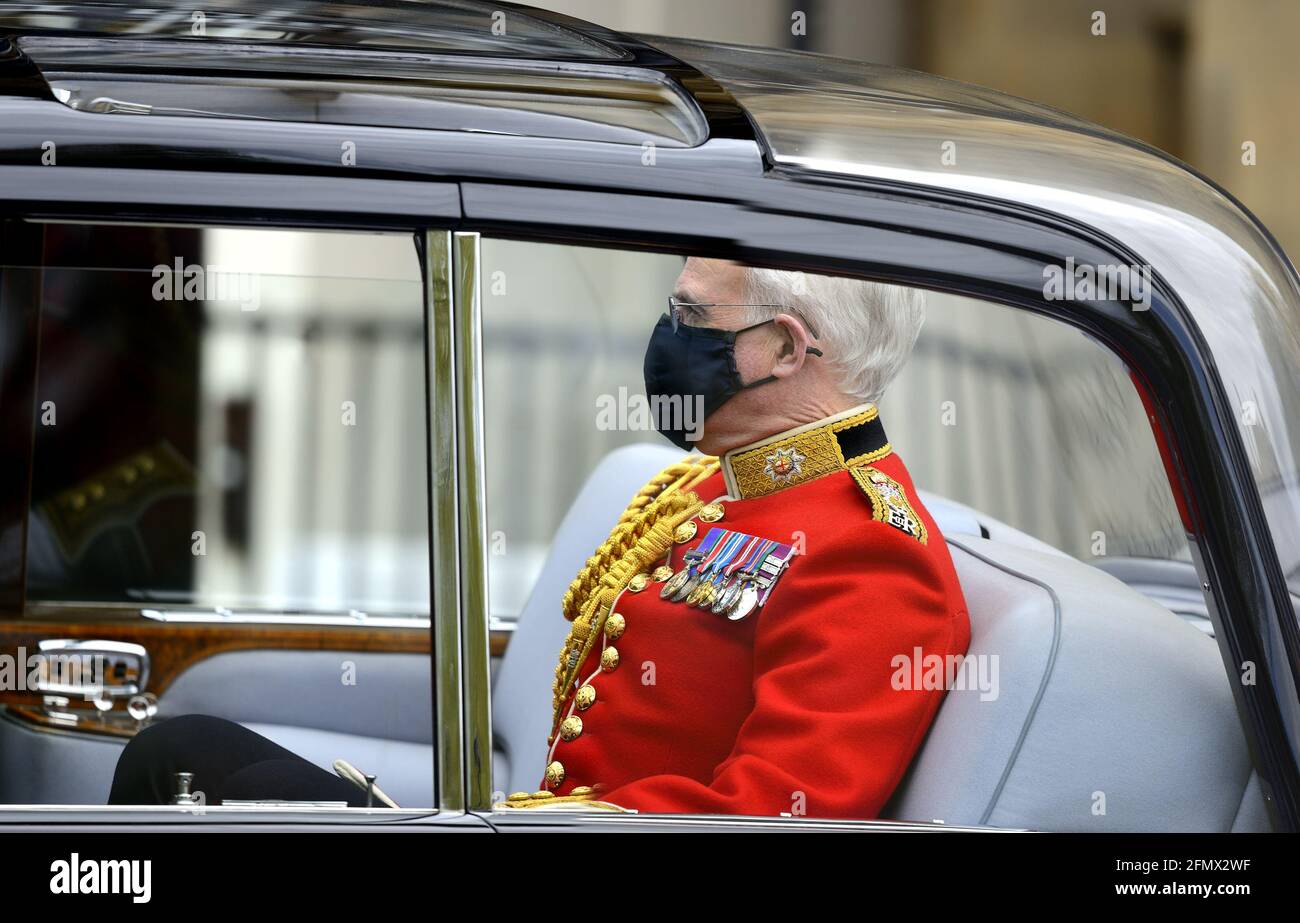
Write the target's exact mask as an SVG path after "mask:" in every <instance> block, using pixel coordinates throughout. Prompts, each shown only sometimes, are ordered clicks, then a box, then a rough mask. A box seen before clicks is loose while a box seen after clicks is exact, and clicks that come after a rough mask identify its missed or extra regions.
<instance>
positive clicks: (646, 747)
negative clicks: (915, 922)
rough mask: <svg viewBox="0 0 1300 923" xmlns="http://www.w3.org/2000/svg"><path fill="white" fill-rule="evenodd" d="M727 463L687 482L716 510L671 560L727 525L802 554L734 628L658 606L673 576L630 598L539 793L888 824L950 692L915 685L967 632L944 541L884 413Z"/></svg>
mask: <svg viewBox="0 0 1300 923" xmlns="http://www.w3.org/2000/svg"><path fill="white" fill-rule="evenodd" d="M721 464H722V470H721V471H719V472H718V473H717V474H714V475H712V476H710V477H709V478H707V479H706V480H705V481H703V482H702V483H701V484H699V485H698V486H697V487H696V488H694V489H695V492H696V493H697V494H698V496H699V497H700V499H702V500H716V501H717V504H716V505H715V506H714V509H713V510H712V511H711V512H710V514H709V515H710V516H711V517H712V516H716V515H717V512H719V510H718V507H720V512H721V518H720V519H718V520H717V521H716V522H712V523H709V522H698V529H696V530H695V534H694V536H693V537H692V538H690V539H688V540H686V541H681V542H679V543H677V544H675V545H674V547H673V549H672V552H671V554H670V560H668V561H667V564H668V566H669V567H671V568H672V570H673V572H677V571H679V570H680V569H681V568H682V567H683V556H684V555H685V553H686V552H687V551H690V550H691V549H693V548H697V547H698V546H699V545H700V544H701V543H702V542H703V541H704V539H705V536H706V535H707V534H708V532H709V529H710V528H713V527H715V526H716V527H718V528H725V529H729V530H734V531H736V532H741V533H745V534H746V535H749V536H758V537H761V538H765V539H770V540H775V541H779V542H782V543H786V544H789V545H791V546H792V547H793V548H794V549H795V551H796V554H795V555H794V556H793V557H791V558H790V561H789V564H788V566H787V567H786V568H785V570H784V571H783V572H782V573H781V575H780V576H779V577H778V579H777V580H776V582H775V583H774V584H773V585H772V588H771V591H770V595H769V596H768V597H767V599H766V601H765V603H764V604H763V605H762V606H761V607H759V608H755V609H753V610H752V611H751V612H750V614H749V615H748V616H747V617H745V618H744V619H742V620H739V621H731V620H728V619H727V618H726V617H724V616H722V615H718V614H714V613H713V612H711V611H709V610H708V609H707V608H692V607H690V606H688V605H687V604H686V603H685V602H672V601H670V600H668V599H664V598H661V594H660V591H661V589H662V581H658V582H656V581H653V580H652V581H650V582H649V583H648V585H647V586H645V588H644V589H642V590H640V591H639V592H635V591H633V590H631V589H628V590H624V591H623V592H622V593H621V594H620V595H619V596H618V597H617V598H616V599H615V601H614V604H613V607H612V611H613V612H615V613H617V614H618V615H620V616H621V617H622V618H621V620H614V623H613V624H614V626H615V627H614V628H610V627H608V626H607V628H606V631H605V636H604V637H603V638H601V640H600V641H599V642H597V643H596V644H595V646H594V649H593V650H592V652H591V654H589V655H588V657H587V660H586V662H585V663H583V664H582V666H581V668H580V669H579V671H578V674H577V676H578V680H579V682H577V683H575V684H574V686H575V690H576V688H577V687H578V686H579V685H581V686H582V687H587V688H586V689H585V690H584V691H583V694H582V695H581V696H579V695H577V694H575V690H570V694H569V695H568V698H567V701H566V703H565V706H564V709H563V711H562V713H561V714H562V715H563V716H564V717H565V718H566V719H572V718H574V717H576V718H577V721H573V720H568V723H567V724H565V725H564V730H565V733H564V734H559V733H557V734H555V735H554V739H553V742H552V743H551V744H550V752H549V754H548V769H547V773H546V778H545V779H544V781H543V785H544V786H545V787H546V788H548V789H549V790H550V791H551V792H552V793H553V794H554V795H556V796H563V795H566V794H570V793H572V792H573V790H574V789H575V788H577V787H579V786H582V787H584V788H582V789H579V791H583V790H585V787H587V786H595V787H596V790H597V792H598V794H597V795H596V796H595V797H596V798H598V799H600V800H602V801H605V802H609V803H612V804H615V805H619V806H621V807H624V808H631V809H635V810H637V811H643V812H655V813H722V814H750V815H780V814H783V813H790V814H794V815H796V816H798V815H806V816H810V817H827V818H873V817H876V816H878V815H879V812H880V810H881V808H882V806H883V805H884V804H885V802H886V801H887V800H888V799H889V797H890V795H891V793H892V792H893V791H894V789H895V787H896V786H897V785H898V783H899V780H900V779H901V778H902V776H903V773H904V772H905V771H906V769H907V767H908V764H909V762H910V761H911V759H912V757H913V756H914V754H915V753H916V751H917V748H918V747H919V745H920V743H921V740H922V739H923V738H924V736H925V733H926V730H927V728H928V727H929V726H930V722H931V721H932V720H933V719H934V716H935V712H936V711H937V709H938V707H939V704H940V701H941V700H942V698H943V695H944V689H943V688H921V689H917V688H913V686H914V685H915V682H914V681H913V678H914V677H916V676H919V675H921V673H922V671H923V665H925V664H933V663H934V662H935V661H933V660H931V659H929V658H932V657H934V656H935V655H938V656H939V657H942V658H946V660H945V661H944V662H945V663H955V661H956V660H957V659H958V658H960V657H961V655H963V654H964V653H965V652H966V648H967V644H968V642H969V640H970V626H969V622H968V619H967V614H966V606H965V601H964V600H963V598H962V592H961V588H960V586H959V585H958V582H957V575H956V573H955V571H954V569H953V564H952V559H951V558H950V557H949V554H948V550H947V547H946V546H945V544H944V540H943V536H942V535H940V533H939V530H938V528H937V527H936V526H935V523H934V520H933V519H931V517H930V514H929V513H928V512H927V511H926V510H925V509H924V508H923V507H922V506H921V504H920V503H919V502H918V500H917V496H916V491H915V489H914V487H913V485H912V481H911V478H910V477H909V476H908V473H907V469H906V468H904V467H903V463H902V461H901V460H900V459H899V458H898V456H897V455H895V454H893V452H892V449H891V447H890V446H889V444H888V443H887V442H886V440H885V437H884V431H883V429H882V428H881V425H880V421H879V419H878V417H877V414H876V409H875V407H874V406H872V405H864V407H859V408H855V409H854V410H851V411H848V412H847V413H844V414H839V415H837V416H834V417H830V418H828V419H826V420H823V421H819V422H818V423H815V424H812V425H810V426H806V427H800V428H798V429H796V430H792V431H790V432H788V433H781V434H778V435H776V436H773V437H771V438H769V439H765V440H762V441H761V442H759V443H756V444H755V445H752V446H746V447H743V448H740V449H736V450H734V451H732V452H729V453H727V455H726V456H724V457H723V458H722V459H721ZM690 531H691V529H690V528H689V527H688V528H686V529H684V530H682V532H690ZM678 537H679V538H681V535H679V536H678ZM659 572H660V574H662V573H664V572H663V571H662V570H660V571H659ZM638 582H640V581H638ZM610 648H614V650H615V651H616V655H611V654H609V653H608V651H609V649H610ZM918 658H923V659H922V665H917V664H916V660H917V659H918ZM615 661H616V662H615ZM947 675H952V674H951V672H949V673H947ZM923 685H925V684H923ZM929 685H931V686H933V685H934V684H929ZM557 779H560V780H561V781H559V783H558V784H557V783H556V780H557Z"/></svg>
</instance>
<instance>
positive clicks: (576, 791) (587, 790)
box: [569, 785, 596, 796]
mask: <svg viewBox="0 0 1300 923" xmlns="http://www.w3.org/2000/svg"><path fill="white" fill-rule="evenodd" d="M595 793H596V790H595V789H594V788H592V787H591V786H590V785H575V786H574V787H573V788H571V789H569V794H570V795H579V796H581V795H594V794H595Z"/></svg>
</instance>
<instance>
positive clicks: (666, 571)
mask: <svg viewBox="0 0 1300 923" xmlns="http://www.w3.org/2000/svg"><path fill="white" fill-rule="evenodd" d="M672 575H673V569H672V568H671V567H669V566H668V565H667V564H660V565H659V566H658V567H656V568H655V572H654V573H653V574H651V575H650V579H651V580H653V581H654V582H655V583H663V582H664V581H665V580H667V579H668V578H669V577H671V576H672Z"/></svg>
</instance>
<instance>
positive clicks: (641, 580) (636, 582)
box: [627, 574, 650, 593]
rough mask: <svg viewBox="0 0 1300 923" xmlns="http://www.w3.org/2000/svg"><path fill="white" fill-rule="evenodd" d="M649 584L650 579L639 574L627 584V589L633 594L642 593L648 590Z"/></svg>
mask: <svg viewBox="0 0 1300 923" xmlns="http://www.w3.org/2000/svg"><path fill="white" fill-rule="evenodd" d="M649 582H650V578H649V577H647V576H646V575H645V574H637V575H636V576H635V577H633V578H632V579H631V580H629V581H628V582H627V588H628V589H629V590H631V591H632V592H633V593H640V592H641V591H642V590H644V589H645V588H646V585H647V584H648V583H649Z"/></svg>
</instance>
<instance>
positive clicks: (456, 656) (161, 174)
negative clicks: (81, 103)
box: [0, 99, 489, 831]
mask: <svg viewBox="0 0 1300 923" xmlns="http://www.w3.org/2000/svg"><path fill="white" fill-rule="evenodd" d="M5 102H7V101H6V100H2V99H0V109H3V107H4V103H5ZM50 111H51V112H52V113H53V114H54V115H55V118H56V120H57V117H58V115H59V113H57V111H55V110H50ZM108 122H109V123H114V124H115V120H114V119H112V118H110V119H109V120H108ZM239 124H242V123H236V126H238V125H239ZM236 126H231V128H232V130H234V131H235V133H236V134H238V133H239V130H238V128H237V127H236ZM245 127H246V128H247V127H248V126H245ZM56 133H57V132H56ZM11 140H12V139H11ZM210 140H212V141H214V142H215V137H213V138H212V139H210ZM87 141H88V139H87ZM14 149H15V145H13V144H10V145H9V146H8V153H9V155H10V156H9V158H8V160H9V162H6V156H5V153H4V152H0V218H3V219H12V218H17V219H26V220H34V221H51V220H54V221H77V222H86V223H101V224H103V223H118V224H122V223H126V224H141V225H147V224H151V223H152V224H172V225H194V226H203V227H214V226H220V227H256V228H268V227H269V228H275V229H287V230H292V229H303V230H352V231H386V232H396V233H405V234H410V235H412V239H413V240H414V241H415V244H416V246H417V247H418V248H419V250H420V258H419V262H420V264H421V270H422V271H423V270H424V269H425V267H426V265H427V261H426V260H425V259H424V255H425V254H426V253H427V251H428V250H429V248H430V246H431V243H432V242H434V241H439V240H441V241H443V242H444V243H446V244H447V245H448V246H449V242H450V240H451V238H452V235H453V234H454V229H455V228H456V226H457V225H458V223H459V220H460V204H459V190H458V188H457V186H456V184H455V183H449V182H442V181H436V180H433V181H431V180H429V179H428V178H426V177H422V178H401V179H392V178H388V177H375V176H370V175H366V173H365V171H358V173H357V174H355V175H344V176H320V175H315V174H313V173H311V172H304V173H300V174H294V173H292V172H284V171H283V170H273V169H270V168H269V167H268V165H267V164H262V165H261V166H262V171H261V172H255V173H248V172H237V171H215V170H210V169H208V167H210V166H211V164H206V165H203V164H200V165H197V166H196V164H195V163H193V162H189V163H177V162H175V158H170V162H168V160H169V159H168V158H164V159H163V162H161V163H158V164H154V165H151V166H148V167H143V168H135V167H125V166H110V165H107V164H105V165H93V166H92V165H68V166H63V167H59V168H56V169H51V168H48V167H40V166H30V165H27V164H21V163H20V164H15V163H13V162H12V159H13V158H12V154H13V151H14ZM38 149H39V148H38ZM127 159H128V160H129V159H130V158H127ZM37 162H39V158H37ZM0 262H2V260H0ZM445 282H446V280H445V279H441V280H440V279H436V278H431V277H429V276H428V275H426V276H425V286H424V289H425V291H424V294H425V297H424V315H425V316H424V330H425V370H426V375H425V378H426V382H425V384H426V389H425V408H426V415H425V416H426V420H427V437H428V440H427V445H428V458H429V465H428V472H427V475H428V481H427V484H428V494H429V523H430V529H431V532H430V536H429V540H430V559H429V560H430V567H431V573H430V587H431V594H432V599H431V618H430V626H429V633H430V658H431V685H432V689H431V694H432V696H433V703H434V717H433V728H432V733H433V740H434V747H433V750H434V760H433V763H434V765H433V767H432V768H433V773H434V778H435V785H436V789H435V792H436V795H435V797H436V801H437V803H436V805H435V806H434V808H433V810H430V809H428V808H417V809H402V810H392V809H355V808H352V809H348V810H347V811H346V812H343V811H339V810H336V809H330V808H310V807H303V808H277V809H257V808H248V807H224V806H208V807H206V808H200V809H197V810H196V809H186V808H172V807H167V806H157V807H126V806H95V805H59V806H50V805H4V806H0V830H9V831H18V830H39V829H42V828H43V827H44V826H45V825H47V824H50V823H57V824H58V825H59V829H61V830H69V831H75V830H77V829H82V828H81V827H80V826H79V825H83V824H84V825H87V827H86V828H85V829H92V828H93V829H96V830H105V829H117V828H121V829H132V830H138V829H144V830H172V831H174V830H177V829H180V828H183V827H185V826H187V825H195V824H202V825H203V828H204V829H213V828H221V829H234V828H238V827H239V826H241V825H244V824H248V823H254V824H256V825H257V829H259V830H263V829H268V827H267V825H268V824H269V825H272V826H271V828H270V829H284V830H290V829H312V830H321V829H348V827H349V825H352V824H357V825H360V824H364V825H366V826H367V827H371V828H373V827H374V826H391V827H392V828H393V829H410V827H411V825H415V826H418V827H420V828H421V829H458V830H460V829H468V830H488V829H489V827H488V826H487V824H486V823H485V822H484V821H483V820H482V819H481V818H478V817H476V816H474V815H471V814H469V813H467V812H466V810H465V808H466V802H465V772H464V766H465V756H464V744H463V739H462V734H463V732H464V729H465V724H464V722H463V720H462V718H461V703H462V700H463V690H462V687H461V682H462V673H463V668H462V664H463V661H464V653H463V650H462V639H461V626H462V622H463V616H462V614H461V613H460V611H459V608H458V605H457V603H456V602H455V600H456V598H457V596H456V594H457V593H458V588H459V587H460V585H461V581H460V579H459V578H457V579H455V580H438V579H434V574H437V575H439V576H443V575H444V574H446V573H449V572H453V571H448V570H444V568H448V567H449V566H453V565H454V562H455V560H456V549H457V547H458V545H459V543H460V541H461V537H460V535H459V528H460V527H459V516H458V512H457V510H458V504H457V499H456V496H455V491H456V490H457V487H458V482H457V480H456V478H455V476H454V468H447V467H446V466H443V465H439V464H438V463H437V459H439V458H441V457H442V456H441V455H439V454H438V453H439V452H441V451H442V450H443V449H444V448H445V443H444V442H443V437H444V436H445V435H446V434H448V433H450V432H451V429H450V427H449V421H450V417H448V418H442V417H441V416H440V414H442V413H444V412H447V403H446V400H445V398H446V396H447V393H448V392H444V391H443V390H442V388H443V384H442V383H443V381H444V380H446V375H444V374H443V372H444V371H445V369H444V366H443V365H442V360H440V359H439V358H438V357H437V356H436V355H435V353H437V352H438V350H440V349H441V348H442V346H441V344H442V341H441V340H440V339H439V336H440V334H442V333H445V332H449V331H450V330H451V326H450V323H449V319H450V301H449V299H450V298H451V297H452V294H453V293H452V291H451V290H450V289H449V288H448V287H447V286H446V284H445ZM0 320H3V319H0ZM10 329H13V330H17V331H18V332H19V333H21V334H22V335H23V337H24V341H26V340H27V338H30V337H32V336H34V333H33V318H31V317H22V318H18V319H16V320H15V321H14V324H13V326H12V327H11V328H10ZM20 361H25V362H28V364H29V365H31V369H30V370H29V371H31V372H32V374H33V376H34V363H33V362H31V360H30V356H28V357H27V359H22V357H20ZM33 394H34V391H31V390H30V389H29V391H28V393H26V394H25V395H22V396H21V398H26V399H27V400H31V399H32V395H33ZM9 397H10V398H12V397H13V396H12V395H10V396H9ZM21 398H20V403H21ZM34 427H35V420H34V417H33V416H32V415H28V417H27V419H26V420H25V421H23V422H22V423H21V424H20V425H18V426H14V425H12V424H11V423H7V424H6V427H5V430H4V438H5V439H8V440H20V441H21V442H24V443H25V444H26V445H27V446H28V447H29V448H28V450H27V453H26V454H27V461H26V464H27V465H30V445H31V441H32V439H33V438H34ZM13 449H17V451H13ZM5 454H6V455H7V456H9V457H10V458H11V459H14V458H17V459H21V457H22V455H23V454H24V453H23V451H22V450H21V445H18V446H16V447H11V451H8V452H6V453H5ZM21 464H22V462H21V460H20V461H19V462H17V463H15V465H11V467H16V466H20V465H21ZM11 473H12V472H11ZM18 473H19V475H20V477H21V480H20V481H19V482H20V483H23V484H26V483H28V473H27V472H26V471H25V470H23V471H19V472H18ZM6 499H7V502H6V503H5V504H4V505H3V509H4V510H5V513H6V516H7V517H8V519H10V520H12V519H14V518H15V517H19V518H21V519H22V520H23V521H24V522H25V518H26V515H27V492H26V490H22V491H18V492H16V494H15V495H14V496H10V497H8V498H6ZM448 549H450V553H449V551H448ZM471 560H472V558H471ZM449 562H452V563H451V564H449ZM23 571H24V568H23V566H22V564H21V563H19V565H18V572H17V574H10V575H9V579H8V581H7V592H6V603H7V608H10V609H11V610H13V611H19V612H21V611H22V607H23V605H24V604H25V594H24V591H23V586H24V583H23V579H24V574H23ZM449 590H450V592H449ZM484 640H485V641H486V635H484Z"/></svg>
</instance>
